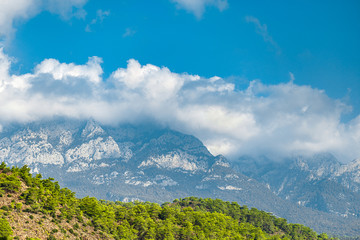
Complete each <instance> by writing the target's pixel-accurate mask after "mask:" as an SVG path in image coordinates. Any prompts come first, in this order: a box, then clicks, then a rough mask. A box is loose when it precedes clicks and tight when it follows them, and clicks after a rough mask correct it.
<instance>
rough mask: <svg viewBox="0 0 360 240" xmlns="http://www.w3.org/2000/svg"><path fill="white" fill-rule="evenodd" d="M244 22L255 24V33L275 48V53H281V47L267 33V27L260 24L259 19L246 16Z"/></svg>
mask: <svg viewBox="0 0 360 240" xmlns="http://www.w3.org/2000/svg"><path fill="white" fill-rule="evenodd" d="M245 20H246V22H248V23H252V24H254V25H255V30H256V33H257V34H259V35H260V36H262V38H263V39H264V41H265V42H268V43H270V44H271V45H272V47H274V48H275V50H276V52H277V54H281V49H280V47H279V46H278V44H277V43H276V42H275V41H274V39H273V38H272V37H271V35H270V34H269V31H268V28H267V25H266V24H261V22H260V20H259V19H257V18H256V17H253V16H246V17H245Z"/></svg>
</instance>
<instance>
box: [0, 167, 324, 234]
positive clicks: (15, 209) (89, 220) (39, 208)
mask: <svg viewBox="0 0 360 240" xmlns="http://www.w3.org/2000/svg"><path fill="white" fill-rule="evenodd" d="M0 194H1V197H0V201H1V202H0V203H1V210H0V238H1V239H7V238H9V237H10V236H13V237H14V239H29V238H33V239H34V238H39V239H63V238H66V239H328V237H327V235H326V234H321V235H318V234H316V233H315V232H314V231H313V230H311V229H310V228H308V227H305V226H303V225H300V224H288V223H287V221H286V220H285V219H282V218H276V217H274V216H273V215H271V214H269V213H266V212H263V211H259V210H257V209H254V208H252V209H248V208H247V207H246V206H240V205H238V204H237V203H234V202H233V203H230V202H224V201H221V200H218V199H217V200H212V199H201V198H195V197H190V198H185V199H180V200H175V201H174V202H173V203H165V204H163V205H162V206H160V205H158V204H156V203H149V202H145V203H141V202H135V203H123V202H110V201H98V200H96V198H91V197H85V198H82V199H78V198H75V193H74V192H71V191H70V190H69V189H66V188H60V186H59V185H58V183H57V182H53V181H52V179H42V177H41V175H40V174H38V175H36V176H35V177H33V176H32V175H31V174H30V169H29V168H28V167H27V166H24V167H22V168H17V167H13V168H11V169H10V168H8V167H6V165H5V164H4V163H2V164H1V165H0Z"/></svg>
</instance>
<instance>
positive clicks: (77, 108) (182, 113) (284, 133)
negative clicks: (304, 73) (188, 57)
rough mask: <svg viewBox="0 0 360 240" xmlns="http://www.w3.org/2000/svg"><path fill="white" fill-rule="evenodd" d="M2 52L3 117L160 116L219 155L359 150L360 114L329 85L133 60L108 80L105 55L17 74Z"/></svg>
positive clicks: (347, 155)
mask: <svg viewBox="0 0 360 240" xmlns="http://www.w3.org/2000/svg"><path fill="white" fill-rule="evenodd" d="M12 61H13V59H12V58H11V57H9V56H7V55H6V54H5V53H4V51H3V50H1V52H0V102H1V105H0V123H1V125H6V124H8V123H11V122H29V121H34V120H39V119H44V118H52V117H55V116H64V117H71V118H76V119H94V120H96V121H99V122H101V123H103V124H108V125H116V124H118V123H127V122H128V123H138V122H147V121H151V122H156V123H157V124H160V125H162V126H166V127H170V128H171V129H174V130H178V131H181V132H184V133H188V134H192V135H194V136H196V137H198V138H200V140H202V141H203V142H204V143H205V145H206V146H207V147H208V148H209V150H210V151H211V152H212V153H213V154H215V155H216V154H223V155H225V156H227V157H228V158H230V159H235V158H237V157H238V156H239V155H244V154H248V155H264V154H265V155H272V156H274V155H275V156H287V155H290V154H294V153H301V154H303V155H304V154H305V155H306V154H312V153H316V152H331V153H332V154H334V155H335V156H336V157H337V158H338V159H340V160H341V161H343V162H348V161H351V160H353V159H355V158H357V157H359V156H360V149H359V147H358V146H359V144H360V117H359V116H358V117H356V118H354V119H352V120H351V121H349V122H347V123H344V122H342V121H341V118H342V117H343V116H344V115H345V114H346V113H348V112H349V111H351V106H348V105H346V104H345V103H344V102H342V101H341V100H338V99H331V98H329V97H328V96H327V95H326V93H325V92H324V91H323V90H319V89H314V88H312V87H310V86H300V85H296V84H295V83H294V79H293V76H291V79H290V81H289V82H287V83H283V84H277V85H266V84H262V83H261V81H259V80H253V81H251V82H250V83H249V85H248V86H247V88H245V89H238V88H237V87H236V86H235V85H234V84H232V83H229V82H228V81H227V80H226V79H222V78H220V77H216V76H215V77H212V78H203V77H200V76H197V75H190V74H187V73H174V72H171V70H169V69H168V68H166V67H158V66H154V65H151V64H147V65H141V64H140V63H139V62H138V61H136V60H134V59H131V60H129V61H128V65H127V67H126V68H118V69H117V70H115V71H114V72H113V73H112V74H111V75H110V76H109V77H108V78H103V69H102V67H101V63H102V60H101V58H99V57H91V58H89V60H88V62H87V63H85V64H83V65H77V64H74V63H61V62H59V61H58V60H56V59H45V60H43V61H42V62H41V63H39V64H38V65H36V66H35V68H34V70H33V71H32V72H29V73H26V74H12V71H11V63H12Z"/></svg>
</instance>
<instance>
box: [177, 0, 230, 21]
mask: <svg viewBox="0 0 360 240" xmlns="http://www.w3.org/2000/svg"><path fill="white" fill-rule="evenodd" d="M172 1H173V2H175V3H176V5H177V7H178V8H182V9H185V10H187V11H189V12H192V13H193V14H194V15H195V16H196V17H197V18H201V16H202V15H203V13H204V11H205V8H206V6H215V7H217V8H218V9H219V10H220V11H223V10H224V9H226V8H227V7H228V2H227V0H172Z"/></svg>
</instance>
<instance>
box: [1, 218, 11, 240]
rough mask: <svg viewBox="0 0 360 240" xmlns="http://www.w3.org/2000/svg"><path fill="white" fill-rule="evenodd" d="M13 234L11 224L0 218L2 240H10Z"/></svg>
mask: <svg viewBox="0 0 360 240" xmlns="http://www.w3.org/2000/svg"><path fill="white" fill-rule="evenodd" d="M12 234H13V231H12V229H11V227H10V224H9V222H8V221H7V220H6V219H4V218H0V239H8V238H9V237H10V236H11V235H12Z"/></svg>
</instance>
